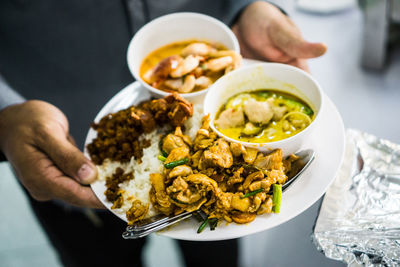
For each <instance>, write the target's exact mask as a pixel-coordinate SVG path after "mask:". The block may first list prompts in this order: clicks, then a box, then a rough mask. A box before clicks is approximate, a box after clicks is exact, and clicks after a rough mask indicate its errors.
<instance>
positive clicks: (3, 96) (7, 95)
mask: <svg viewBox="0 0 400 267" xmlns="http://www.w3.org/2000/svg"><path fill="white" fill-rule="evenodd" d="M24 101H25V99H24V98H23V97H22V96H21V95H20V94H18V93H17V92H16V91H14V90H13V89H11V87H10V86H9V85H8V84H7V82H6V81H5V79H4V78H3V76H2V75H1V74H0V112H1V110H3V109H4V108H6V107H8V106H10V105H14V104H19V103H22V102H24ZM2 130H3V129H0V131H2ZM5 160H7V159H6V157H5V156H4V154H3V152H2V151H1V149H0V162H1V161H5Z"/></svg>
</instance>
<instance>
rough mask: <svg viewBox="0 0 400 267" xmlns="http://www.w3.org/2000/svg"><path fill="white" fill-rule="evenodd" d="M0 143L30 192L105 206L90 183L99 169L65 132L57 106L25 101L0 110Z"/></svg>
mask: <svg viewBox="0 0 400 267" xmlns="http://www.w3.org/2000/svg"><path fill="white" fill-rule="evenodd" d="M0 148H1V150H2V151H3V152H4V154H5V155H6V157H7V159H8V160H9V162H10V163H11V165H12V166H13V167H14V169H15V171H16V174H17V176H18V178H19V180H20V181H21V183H22V184H23V185H24V186H25V188H26V189H27V190H28V191H29V193H30V194H31V195H32V197H33V198H35V199H36V200H38V201H46V200H50V199H60V200H62V201H65V202H67V203H69V204H72V205H75V206H81V207H90V208H104V206H103V205H102V204H101V202H100V201H99V200H98V199H97V198H96V196H95V195H94V193H93V191H92V190H91V189H90V187H88V186H84V185H86V184H88V183H90V182H92V181H93V180H94V179H96V177H97V171H96V168H95V166H94V165H93V163H91V162H90V160H88V159H87V158H86V157H85V156H84V155H83V154H82V153H81V152H80V151H79V149H78V148H76V146H75V145H74V141H73V139H72V138H71V137H70V136H69V134H68V121H67V118H66V117H65V116H64V114H63V113H62V112H61V111H60V110H59V109H58V108H56V107H55V106H53V105H51V104H48V103H46V102H43V101H35V100H33V101H27V102H25V103H23V104H18V105H13V106H10V107H7V108H5V109H4V110H2V111H1V112H0Z"/></svg>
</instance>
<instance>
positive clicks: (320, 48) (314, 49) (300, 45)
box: [285, 39, 327, 58]
mask: <svg viewBox="0 0 400 267" xmlns="http://www.w3.org/2000/svg"><path fill="white" fill-rule="evenodd" d="M285 50H286V51H285V52H286V53H287V54H288V55H289V56H291V57H293V58H314V57H320V56H322V55H323V54H325V52H326V50H327V46H326V45H325V44H324V43H310V42H307V41H305V40H304V39H300V40H299V39H294V40H292V41H290V42H288V43H287V47H286V49H285Z"/></svg>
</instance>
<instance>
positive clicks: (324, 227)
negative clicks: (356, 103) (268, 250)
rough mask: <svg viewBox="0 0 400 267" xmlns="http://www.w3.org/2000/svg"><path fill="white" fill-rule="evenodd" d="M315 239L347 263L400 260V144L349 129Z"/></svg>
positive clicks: (377, 263) (393, 263) (394, 263)
mask: <svg viewBox="0 0 400 267" xmlns="http://www.w3.org/2000/svg"><path fill="white" fill-rule="evenodd" d="M312 237H313V241H314V243H315V245H316V246H317V249H319V250H320V251H321V252H323V253H324V254H325V255H326V256H327V257H328V258H331V259H335V260H341V261H344V262H346V263H347V264H348V265H349V266H400V145H397V144H394V143H391V142H389V141H386V140H382V139H379V138H377V137H375V136H373V135H370V134H367V133H363V132H360V131H357V130H352V129H349V130H347V132H346V151H345V156H344V160H343V164H342V167H341V169H340V171H339V172H338V175H337V177H336V179H335V181H334V182H333V184H332V185H331V187H330V188H329V190H328V191H327V192H326V195H325V197H324V200H323V202H322V205H321V210H320V213H319V216H318V218H317V221H316V225H315V228H314V233H313V236H312Z"/></svg>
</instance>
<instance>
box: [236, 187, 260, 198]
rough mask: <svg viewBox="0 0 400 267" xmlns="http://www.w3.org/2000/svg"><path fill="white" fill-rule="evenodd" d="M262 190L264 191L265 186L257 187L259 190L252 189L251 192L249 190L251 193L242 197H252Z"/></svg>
mask: <svg viewBox="0 0 400 267" xmlns="http://www.w3.org/2000/svg"><path fill="white" fill-rule="evenodd" d="M262 191H264V188H259V189H257V190H254V191H251V192H249V193H246V194H244V195H243V196H242V197H240V198H246V197H251V196H254V195H257V194H258V193H260V192H262Z"/></svg>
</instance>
